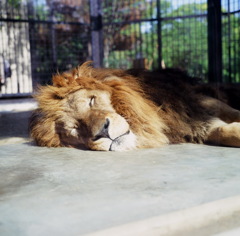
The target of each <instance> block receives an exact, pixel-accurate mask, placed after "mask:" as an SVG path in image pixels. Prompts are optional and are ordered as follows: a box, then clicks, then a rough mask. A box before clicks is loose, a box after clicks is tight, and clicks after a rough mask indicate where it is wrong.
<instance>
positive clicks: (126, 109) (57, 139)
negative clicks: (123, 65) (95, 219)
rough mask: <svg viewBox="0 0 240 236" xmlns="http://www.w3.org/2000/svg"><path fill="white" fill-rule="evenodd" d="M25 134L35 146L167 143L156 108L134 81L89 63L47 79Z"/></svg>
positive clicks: (118, 146) (123, 146) (104, 146)
mask: <svg viewBox="0 0 240 236" xmlns="http://www.w3.org/2000/svg"><path fill="white" fill-rule="evenodd" d="M36 99H37V101H38V104H39V108H38V109H37V110H35V111H34V112H33V115H32V117H31V122H30V132H31V136H32V137H33V139H34V140H35V141H36V143H37V144H38V145H40V146H48V147H58V146H69V147H77V148H81V149H91V150H105V151H108V150H110V151H122V150H132V149H136V148H144V147H156V146H161V145H162V144H165V143H167V142H168V140H167V138H166V136H165V135H164V134H163V132H162V131H163V129H164V128H165V127H164V124H163V122H162V120H161V119H160V117H159V116H158V113H157V110H158V108H157V106H156V105H154V103H153V102H151V101H150V100H149V99H147V98H146V97H145V94H144V92H143V91H142V88H141V85H140V84H139V82H137V81H136V79H135V78H134V77H132V76H130V75H127V74H125V72H123V71H121V70H105V69H94V68H92V67H91V66H90V65H89V63H85V64H83V65H82V66H80V67H78V68H76V69H74V70H72V71H70V72H68V73H63V74H57V75H55V76H53V85H52V86H41V87H39V89H38V91H37V93H36Z"/></svg>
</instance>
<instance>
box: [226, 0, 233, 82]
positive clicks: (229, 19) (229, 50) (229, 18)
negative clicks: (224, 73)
mask: <svg viewBox="0 0 240 236" xmlns="http://www.w3.org/2000/svg"><path fill="white" fill-rule="evenodd" d="M227 19H228V27H227V30H228V80H229V82H230V83H231V82H232V65H231V58H232V56H231V17H230V1H229V0H228V3H227Z"/></svg>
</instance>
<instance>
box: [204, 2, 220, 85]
mask: <svg viewBox="0 0 240 236" xmlns="http://www.w3.org/2000/svg"><path fill="white" fill-rule="evenodd" d="M207 3H208V15H207V19H208V81H209V82H219V83H221V82H222V30H221V25H222V24H221V22H222V21H221V0H208V2H207Z"/></svg>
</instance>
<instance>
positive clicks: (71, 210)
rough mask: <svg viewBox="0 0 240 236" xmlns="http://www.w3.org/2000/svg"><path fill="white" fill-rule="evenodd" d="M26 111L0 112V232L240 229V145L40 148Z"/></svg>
mask: <svg viewBox="0 0 240 236" xmlns="http://www.w3.org/2000/svg"><path fill="white" fill-rule="evenodd" d="M0 108H1V104H0ZM23 113H24V115H23ZM29 114H30V113H29V111H28V109H26V110H25V111H24V109H23V110H21V111H17V110H14V111H11V110H10V111H6V110H5V111H2V112H1V113H0V122H1V125H0V130H1V133H0V134H1V136H2V138H1V139H0V140H1V141H0V144H1V146H0V176H1V178H0V235H4V236H5V235H20V236H21V235H29V236H30V235H60V236H61V235H86V234H89V235H104V236H105V235H106V236H107V235H111V236H112V235H114V236H115V235H121V236H122V235H134V236H135V235H147V236H148V235H169V236H170V235H172V236H173V235H178V236H179V235H180V236H181V235H184V236H185V235H186V236H187V235H194V236H195V235H201V236H203V235H219V236H220V235H221V236H227V235H240V184H239V183H240V150H239V149H237V148H227V147H214V146H207V145H193V144H185V145H171V146H166V147H164V148H161V149H145V150H138V151H131V152H123V153H117V152H93V151H81V150H77V149H70V148H42V147H36V146H34V145H32V143H31V142H30V141H29V139H28V138H27V130H26V128H27V119H28V116H29ZM21 115H22V116H21ZM18 124H20V126H19V125H18ZM13 130H15V131H14V132H13Z"/></svg>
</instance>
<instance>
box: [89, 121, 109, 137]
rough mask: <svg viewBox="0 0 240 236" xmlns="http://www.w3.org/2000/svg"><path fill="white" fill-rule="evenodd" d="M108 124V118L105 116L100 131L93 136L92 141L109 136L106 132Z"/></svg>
mask: <svg viewBox="0 0 240 236" xmlns="http://www.w3.org/2000/svg"><path fill="white" fill-rule="evenodd" d="M109 126H110V120H109V119H108V118H107V119H106V120H105V123H104V124H103V127H102V129H101V130H100V132H99V133H98V134H97V135H95V137H94V138H93V141H96V140H98V139H100V138H110V136H109V133H108V129H109Z"/></svg>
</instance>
